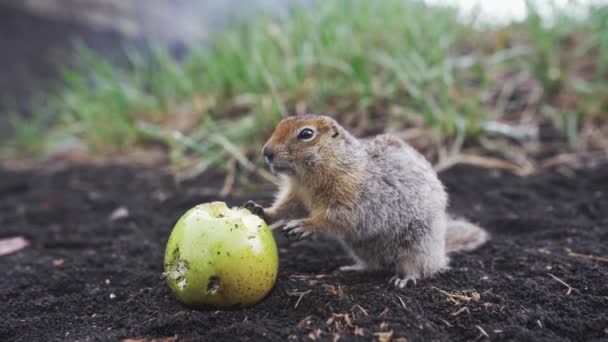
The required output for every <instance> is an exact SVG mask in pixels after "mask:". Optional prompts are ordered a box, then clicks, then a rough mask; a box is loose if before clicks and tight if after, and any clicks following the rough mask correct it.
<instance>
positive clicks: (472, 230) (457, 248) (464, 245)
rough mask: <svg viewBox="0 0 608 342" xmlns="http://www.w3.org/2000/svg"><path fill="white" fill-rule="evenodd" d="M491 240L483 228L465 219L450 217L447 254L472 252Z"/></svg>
mask: <svg viewBox="0 0 608 342" xmlns="http://www.w3.org/2000/svg"><path fill="white" fill-rule="evenodd" d="M489 238H490V235H489V234H488V232H487V231H485V230H484V229H483V228H481V227H479V226H477V225H475V224H473V223H471V222H469V221H466V220H463V219H455V218H451V217H448V224H447V231H446V240H447V241H446V252H448V253H450V252H462V251H472V250H474V249H475V248H477V247H479V246H481V245H483V244H484V243H485V242H486V241H488V239H489Z"/></svg>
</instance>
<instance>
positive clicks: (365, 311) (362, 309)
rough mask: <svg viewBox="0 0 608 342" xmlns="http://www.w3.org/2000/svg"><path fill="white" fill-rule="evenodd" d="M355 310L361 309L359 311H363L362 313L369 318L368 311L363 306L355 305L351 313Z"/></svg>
mask: <svg viewBox="0 0 608 342" xmlns="http://www.w3.org/2000/svg"><path fill="white" fill-rule="evenodd" d="M354 309H359V310H361V312H363V314H364V315H365V316H367V315H368V314H367V310H365V309H364V308H363V307H361V305H359V304H355V305H354V306H353V307H352V308H350V311H353V310H354Z"/></svg>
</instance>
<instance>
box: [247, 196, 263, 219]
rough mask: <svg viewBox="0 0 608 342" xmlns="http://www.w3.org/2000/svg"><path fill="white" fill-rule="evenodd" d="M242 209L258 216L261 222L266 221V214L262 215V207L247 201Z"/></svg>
mask: <svg viewBox="0 0 608 342" xmlns="http://www.w3.org/2000/svg"><path fill="white" fill-rule="evenodd" d="M243 208H245V209H248V210H249V211H251V213H253V214H254V215H257V216H259V217H260V218H261V219H262V220H264V221H266V214H265V213H264V207H262V206H261V205H259V204H257V203H255V202H254V201H247V203H245V204H243Z"/></svg>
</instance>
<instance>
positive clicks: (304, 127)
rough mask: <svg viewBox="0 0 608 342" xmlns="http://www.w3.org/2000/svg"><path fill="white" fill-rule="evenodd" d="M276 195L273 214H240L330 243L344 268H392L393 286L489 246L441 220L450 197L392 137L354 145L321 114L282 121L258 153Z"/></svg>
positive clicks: (477, 233)
mask: <svg viewBox="0 0 608 342" xmlns="http://www.w3.org/2000/svg"><path fill="white" fill-rule="evenodd" d="M262 152H263V155H264V158H265V159H266V162H267V163H268V165H269V166H270V169H271V171H272V172H273V173H275V174H277V175H278V176H279V178H280V181H281V184H280V191H279V193H278V196H277V199H276V201H275V203H274V204H273V205H272V206H271V207H270V208H263V207H261V206H259V205H258V204H256V203H255V202H253V201H249V202H247V203H246V204H245V207H246V208H248V209H250V210H252V211H253V212H254V213H256V214H257V215H260V216H262V217H263V218H264V219H265V220H267V222H268V223H269V224H271V223H273V222H277V221H279V220H285V222H287V224H286V225H285V227H284V228H283V230H284V231H285V232H286V233H287V234H288V235H291V236H297V237H300V238H301V237H305V236H308V235H310V234H312V233H317V232H323V233H329V234H331V235H334V236H335V237H337V238H338V239H339V240H340V241H341V242H342V244H343V245H344V247H346V249H347V250H348V251H349V252H350V254H351V256H352V257H353V259H354V260H355V264H354V265H351V266H345V267H341V268H340V269H341V270H343V271H355V270H378V269H388V270H395V272H396V275H395V276H394V277H392V278H391V280H390V282H391V284H392V285H394V286H396V287H404V286H406V285H407V284H408V282H410V281H411V282H412V283H415V282H416V279H420V278H425V277H429V276H432V275H433V274H435V273H436V272H438V271H441V270H443V269H445V268H446V267H447V264H448V256H447V253H448V252H455V251H463V250H472V249H474V248H476V247H478V246H479V245H481V244H483V243H484V242H485V241H486V240H487V239H488V234H487V233H486V231H485V230H483V229H482V228H480V227H478V226H476V225H474V224H472V223H469V222H467V221H465V220H456V219H453V218H451V217H450V216H448V214H447V213H446V206H447V194H446V192H445V190H444V187H443V185H442V183H441V181H440V180H439V179H438V177H437V174H436V173H435V171H434V170H433V168H432V166H431V164H430V163H429V162H428V161H427V160H426V159H425V158H424V157H423V156H422V155H421V154H419V153H418V152H417V151H416V150H415V149H414V148H412V147H410V146H409V145H408V144H406V143H405V142H404V141H403V140H401V139H399V138H397V137H394V136H391V135H379V136H375V137H372V138H369V139H357V138H355V137H354V136H353V135H351V134H350V133H349V132H348V131H347V130H346V129H344V128H343V127H342V126H340V125H339V124H338V123H337V122H336V121H335V120H333V119H332V118H330V117H327V116H320V115H301V116H292V117H288V118H286V119H283V120H282V121H281V122H280V123H279V124H278V126H277V127H276V129H275V131H274V133H273V134H272V136H271V138H270V139H269V140H268V142H267V143H266V144H265V145H264V147H263V149H262Z"/></svg>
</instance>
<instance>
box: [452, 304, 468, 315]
mask: <svg viewBox="0 0 608 342" xmlns="http://www.w3.org/2000/svg"><path fill="white" fill-rule="evenodd" d="M465 311H466V312H467V313H471V312H470V311H469V308H467V307H466V306H463V307H461V308H460V309H458V310H456V311H453V312H452V313H451V314H450V316H454V317H456V316H458V315H460V314H461V313H463V312H465Z"/></svg>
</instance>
